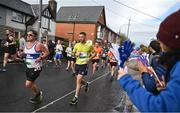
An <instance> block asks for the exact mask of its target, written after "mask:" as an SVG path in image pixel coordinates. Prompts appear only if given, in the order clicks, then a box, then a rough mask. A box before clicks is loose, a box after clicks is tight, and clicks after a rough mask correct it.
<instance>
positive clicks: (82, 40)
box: [79, 32, 86, 43]
mask: <svg viewBox="0 0 180 113" xmlns="http://www.w3.org/2000/svg"><path fill="white" fill-rule="evenodd" d="M79 42H80V43H85V42H86V33H85V32H81V33H79Z"/></svg>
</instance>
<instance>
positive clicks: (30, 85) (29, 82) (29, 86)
mask: <svg viewBox="0 0 180 113" xmlns="http://www.w3.org/2000/svg"><path fill="white" fill-rule="evenodd" d="M32 86H33V82H32V81H28V80H27V81H26V88H31V87H32Z"/></svg>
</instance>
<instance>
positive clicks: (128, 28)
mask: <svg viewBox="0 0 180 113" xmlns="http://www.w3.org/2000/svg"><path fill="white" fill-rule="evenodd" d="M130 22H131V19H129V23H128V29H127V38H128V39H129V28H130Z"/></svg>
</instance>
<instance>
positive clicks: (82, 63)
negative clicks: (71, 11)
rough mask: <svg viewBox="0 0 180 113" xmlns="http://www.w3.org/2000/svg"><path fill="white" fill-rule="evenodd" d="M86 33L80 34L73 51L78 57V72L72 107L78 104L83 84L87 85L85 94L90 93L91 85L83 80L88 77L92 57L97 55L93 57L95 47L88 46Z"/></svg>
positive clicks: (71, 102)
mask: <svg viewBox="0 0 180 113" xmlns="http://www.w3.org/2000/svg"><path fill="white" fill-rule="evenodd" d="M85 39H86V33H85V32H81V33H80V34H79V41H80V42H79V43H77V44H76V45H75V47H74V49H73V53H74V54H75V56H76V65H75V71H76V93H75V96H74V98H73V99H72V100H71V101H70V104H71V105H74V104H77V103H78V96H79V93H80V89H81V84H83V85H85V92H87V91H88V86H89V83H88V82H85V80H84V79H83V78H84V76H85V75H87V69H88V67H87V64H88V62H89V60H90V59H92V57H94V56H95V55H92V56H90V55H91V53H92V52H93V47H92V46H90V45H88V44H86V40H85Z"/></svg>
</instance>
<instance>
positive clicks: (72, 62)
mask: <svg viewBox="0 0 180 113" xmlns="http://www.w3.org/2000/svg"><path fill="white" fill-rule="evenodd" d="M71 69H72V71H73V73H75V63H74V61H71Z"/></svg>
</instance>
